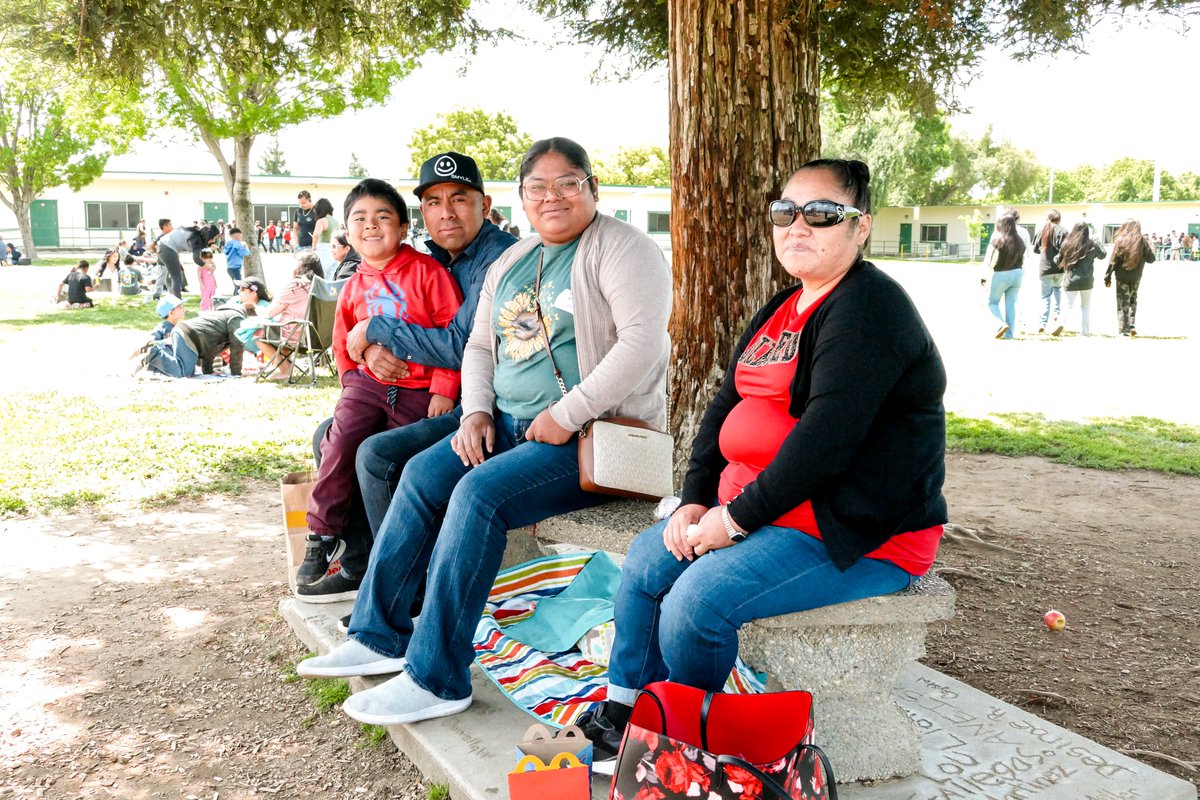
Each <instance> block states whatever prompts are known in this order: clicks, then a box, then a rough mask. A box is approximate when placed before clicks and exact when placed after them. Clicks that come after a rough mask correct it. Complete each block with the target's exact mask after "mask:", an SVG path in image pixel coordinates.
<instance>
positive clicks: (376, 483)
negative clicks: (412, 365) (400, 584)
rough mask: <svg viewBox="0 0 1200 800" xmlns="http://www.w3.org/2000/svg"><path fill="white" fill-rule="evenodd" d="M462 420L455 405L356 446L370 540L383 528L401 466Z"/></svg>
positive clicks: (449, 431)
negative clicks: (447, 410) (435, 415)
mask: <svg viewBox="0 0 1200 800" xmlns="http://www.w3.org/2000/svg"><path fill="white" fill-rule="evenodd" d="M461 419H462V406H456V407H455V409H454V411H452V412H450V413H449V414H443V415H442V416H440V417H434V418H432V419H429V418H426V419H421V420H417V421H416V422H413V423H410V424H408V425H404V426H403V427H400V428H393V429H392V430H390V431H384V432H383V433H377V434H375V435H374V436H372V437H370V438H369V439H367V440H366V441H365V442H363V443H362V444H360V445H359V446H358V455H357V456H356V457H355V461H354V463H355V472H357V473H358V488H359V491H360V493H361V495H362V502H363V505H364V506H365V507H366V513H367V522H368V523H369V525H370V530H371V535H372V537H374V536H378V535H379V530H380V528H382V527H383V518H384V516H385V515H386V514H387V510H388V506H390V505H391V504H392V495H393V494H395V492H396V485H397V484H398V483H399V482H400V473H402V472H403V471H404V465H405V464H407V463H408V462H409V460H410V459H412V457H413V456H415V455H417V454H418V453H420V452H422V451H423V450H426V449H428V448H429V447H432V446H433V445H434V444H437V443H438V442H440V441H441V440H442V439H445V438H446V437H447V436H450V435H451V434H453V433H454V432H455V431H457V430H458V423H459V420H461Z"/></svg>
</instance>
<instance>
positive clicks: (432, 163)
mask: <svg viewBox="0 0 1200 800" xmlns="http://www.w3.org/2000/svg"><path fill="white" fill-rule="evenodd" d="M420 181H421V182H420V183H419V184H417V188H416V189H413V194H415V195H416V196H417V199H418V200H420V199H421V195H422V194H424V192H425V190H426V189H428V188H429V187H430V186H436V185H437V184H439V183H461V184H463V185H464V186H470V187H471V188H472V189H478V190H479V191H480V192H483V176H482V175H481V174H479V167H478V166H476V164H475V159H473V158H471V157H470V156H464V155H463V154H462V153H456V152H454V151H453V150H448V151H447V152H445V153H438V154H437V155H436V156H434V157H432V158H429V159H426V160H425V163H424V164H422V165H421V175H420Z"/></svg>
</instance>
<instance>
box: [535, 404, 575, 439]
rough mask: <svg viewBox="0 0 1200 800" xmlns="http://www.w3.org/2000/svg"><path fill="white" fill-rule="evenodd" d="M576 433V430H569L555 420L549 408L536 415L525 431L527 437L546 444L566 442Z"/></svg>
mask: <svg viewBox="0 0 1200 800" xmlns="http://www.w3.org/2000/svg"><path fill="white" fill-rule="evenodd" d="M574 435H575V431H569V430H567V429H566V428H564V427H563V426H561V425H559V424H558V423H557V422H555V421H554V417H552V416H550V409H548V408H547V409H546V410H544V411H543V412H542V413H540V414H538V415H537V416H536V417H534V420H533V422H531V423H529V428H528V429H527V430H526V431H525V438H526V439H528V440H529V441H531V442H542V443H544V444H566V443H567V442H568V441H570V440H571V437H572V436H574Z"/></svg>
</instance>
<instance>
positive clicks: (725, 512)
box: [721, 506, 746, 544]
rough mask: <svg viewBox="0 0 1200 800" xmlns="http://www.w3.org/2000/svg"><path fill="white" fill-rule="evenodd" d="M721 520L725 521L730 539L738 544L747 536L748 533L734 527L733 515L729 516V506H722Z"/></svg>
mask: <svg viewBox="0 0 1200 800" xmlns="http://www.w3.org/2000/svg"><path fill="white" fill-rule="evenodd" d="M721 522H724V523H725V532H726V533H727V534H729V541H731V542H733V543H734V544H737V543H738V542H740V541H742V540H743V539H745V538H746V534H744V533H742V532H741V531H739V530H738V529H737V528H735V527H733V517H731V516H729V506H721Z"/></svg>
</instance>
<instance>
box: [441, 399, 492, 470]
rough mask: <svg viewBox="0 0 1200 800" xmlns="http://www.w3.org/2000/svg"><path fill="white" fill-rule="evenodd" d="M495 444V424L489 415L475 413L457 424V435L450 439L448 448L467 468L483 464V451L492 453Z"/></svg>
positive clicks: (481, 412) (479, 412) (480, 412)
mask: <svg viewBox="0 0 1200 800" xmlns="http://www.w3.org/2000/svg"><path fill="white" fill-rule="evenodd" d="M495 444H496V423H495V422H493V421H492V417H491V415H490V414H486V413H484V412H483V411H476V412H475V413H474V414H468V415H467V416H465V417H463V419H462V422H460V423H458V433H456V434H454V436H453V438H451V439H450V447H451V448H452V449H453V450H454V452H455V454H457V455H458V457H459V458H461V459H462V463H463V465H464V466H467V467H477V466H479V465H480V464H482V463H483V458H484V451H485V449H486V451H487V452H488V453H491V452H492V449H493V447H494V446H495Z"/></svg>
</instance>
